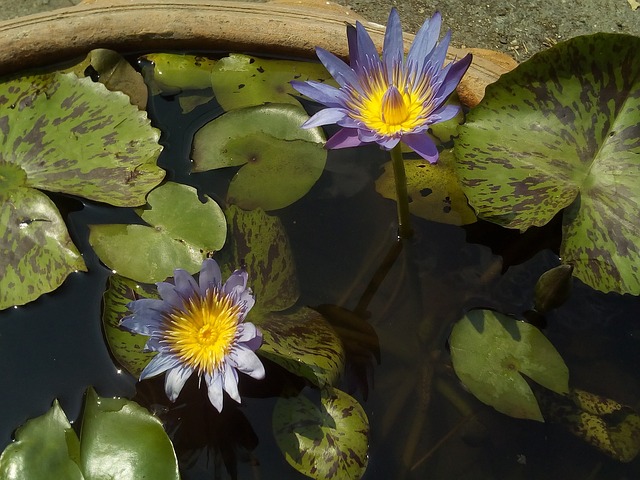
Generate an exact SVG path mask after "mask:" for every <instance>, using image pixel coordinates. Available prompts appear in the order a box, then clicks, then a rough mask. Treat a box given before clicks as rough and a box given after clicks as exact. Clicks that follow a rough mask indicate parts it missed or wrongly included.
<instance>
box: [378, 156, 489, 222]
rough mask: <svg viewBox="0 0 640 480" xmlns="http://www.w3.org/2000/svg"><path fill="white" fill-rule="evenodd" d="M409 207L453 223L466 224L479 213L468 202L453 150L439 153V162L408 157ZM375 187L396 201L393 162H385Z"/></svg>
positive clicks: (410, 209) (406, 161)
mask: <svg viewBox="0 0 640 480" xmlns="http://www.w3.org/2000/svg"><path fill="white" fill-rule="evenodd" d="M404 167H405V171H406V174H407V193H408V194H409V211H410V212H411V213H412V214H413V215H416V216H418V217H421V218H424V219H426V220H431V221H434V222H440V223H448V224H450V225H467V224H469V223H473V222H475V221H476V216H475V214H474V213H473V210H472V209H471V207H469V204H468V202H467V197H465V195H464V193H463V192H462V189H461V188H460V183H459V181H458V176H457V175H456V171H455V162H454V158H453V152H452V151H451V150H445V151H443V152H442V153H440V158H439V159H438V163H437V164H430V163H428V162H425V161H423V160H405V161H404ZM376 191H377V192H378V193H379V194H380V195H382V196H383V197H385V198H389V199H391V200H394V201H396V187H395V180H394V176H393V166H392V165H391V162H388V163H386V164H385V165H384V172H383V174H382V175H381V176H380V177H379V178H378V180H376Z"/></svg>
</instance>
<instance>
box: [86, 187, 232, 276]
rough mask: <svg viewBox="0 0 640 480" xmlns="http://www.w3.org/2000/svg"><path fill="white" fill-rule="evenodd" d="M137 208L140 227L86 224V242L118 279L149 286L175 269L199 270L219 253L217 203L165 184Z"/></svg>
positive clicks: (222, 230)
mask: <svg viewBox="0 0 640 480" xmlns="http://www.w3.org/2000/svg"><path fill="white" fill-rule="evenodd" d="M148 202H149V209H146V210H141V211H140V212H139V213H140V216H141V217H142V219H143V220H145V221H146V222H147V223H149V224H150V225H152V226H150V227H148V226H145V225H124V224H122V225H118V224H115V225H113V224H112V225H90V227H89V228H90V234H89V243H90V244H91V246H92V247H93V249H94V250H95V251H96V253H97V254H98V256H99V257H100V260H101V261H102V262H103V263H104V264H105V265H107V266H108V267H109V268H111V269H113V270H115V271H116V272H118V273H119V274H120V275H122V276H125V277H127V278H131V279H133V280H137V281H139V282H143V283H155V282H159V281H162V280H164V279H165V278H167V277H170V276H172V275H173V271H174V269H176V268H183V269H185V270H187V271H189V273H192V274H193V273H195V272H197V271H199V270H200V266H201V265H202V260H203V259H204V258H205V257H206V256H207V255H209V254H211V253H213V252H215V251H217V250H220V249H221V248H222V246H223V245H224V242H225V238H226V234H227V229H226V220H225V217H224V213H223V212H222V210H221V209H220V207H219V206H218V204H217V203H215V202H214V201H213V200H211V199H210V198H209V197H206V196H205V203H202V202H201V201H200V200H199V199H198V195H197V192H196V190H195V189H194V188H193V187H189V186H187V185H181V184H177V183H172V182H168V183H166V184H165V185H163V186H161V187H159V188H157V189H156V190H154V191H153V192H151V194H149V197H148Z"/></svg>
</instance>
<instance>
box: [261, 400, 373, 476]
mask: <svg viewBox="0 0 640 480" xmlns="http://www.w3.org/2000/svg"><path fill="white" fill-rule="evenodd" d="M273 429H274V434H275V437H276V441H277V442H278V446H279V447H280V450H281V451H282V453H283V454H284V456H285V458H286V459H287V462H289V464H290V465H291V466H293V467H294V468H295V469H296V470H298V471H299V472H301V473H303V474H304V475H307V476H308V477H311V478H316V479H322V480H325V479H332V478H335V479H354V480H355V479H360V478H362V476H363V475H364V472H365V470H366V469H367V463H368V450H369V420H368V419H367V415H366V414H365V412H364V410H363V409H362V406H360V404H359V403H358V402H357V401H356V400H355V399H354V398H353V397H351V396H349V395H347V394H346V393H344V392H342V391H340V390H338V389H336V388H331V387H327V388H323V389H322V390H321V397H320V405H319V406H318V405H315V404H314V403H312V402H311V401H310V400H309V399H307V398H306V397H304V396H302V395H299V396H296V397H290V398H278V401H277V402H276V406H275V408H274V411H273Z"/></svg>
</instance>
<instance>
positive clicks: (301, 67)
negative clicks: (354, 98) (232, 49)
mask: <svg viewBox="0 0 640 480" xmlns="http://www.w3.org/2000/svg"><path fill="white" fill-rule="evenodd" d="M291 80H301V81H304V80H316V81H319V82H327V83H328V84H330V85H333V86H337V84H336V83H335V81H333V79H332V78H331V75H330V74H329V72H327V70H326V69H325V68H324V66H322V65H321V64H319V63H311V62H297V61H292V60H266V59H264V58H256V57H250V56H248V55H242V54H237V53H232V54H231V55H229V56H228V57H225V58H221V59H220V60H218V63H217V64H216V65H215V67H214V68H213V69H212V73H211V84H212V86H213V92H214V94H215V96H216V99H217V100H218V103H220V105H221V106H222V108H224V109H225V110H233V109H236V108H242V107H249V106H254V105H262V104H263V103H267V102H271V103H292V104H294V105H299V103H298V101H297V100H296V99H295V97H294V96H293V95H296V96H297V95H300V94H299V93H298V92H297V91H296V90H294V89H293V88H292V87H291V85H290V84H289V82H290V81H291Z"/></svg>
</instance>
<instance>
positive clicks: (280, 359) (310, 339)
mask: <svg viewBox="0 0 640 480" xmlns="http://www.w3.org/2000/svg"><path fill="white" fill-rule="evenodd" d="M249 318H250V319H251V321H252V322H254V323H255V324H256V325H257V326H259V327H260V330H261V331H262V334H263V336H264V343H263V344H262V346H261V347H260V355H261V356H264V357H266V358H269V359H270V360H273V361H274V362H276V363H277V364H279V365H281V366H282V367H284V368H285V369H287V370H289V371H290V372H292V373H294V374H296V375H299V376H301V377H304V378H306V379H308V380H310V381H311V382H313V383H314V384H315V385H319V386H324V385H333V384H335V383H336V382H337V380H338V378H339V377H340V375H341V374H342V371H343V369H344V355H345V354H344V347H343V345H342V342H341V340H340V338H339V337H338V336H337V335H336V333H335V331H334V330H333V328H332V327H331V325H330V324H329V322H327V321H326V320H325V318H324V317H323V316H322V315H321V314H319V313H318V312H316V311H315V310H312V309H310V308H307V307H302V308H299V309H297V310H295V311H293V312H290V313H263V314H262V315H261V314H259V313H257V312H256V314H254V315H252V316H250V317H249Z"/></svg>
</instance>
